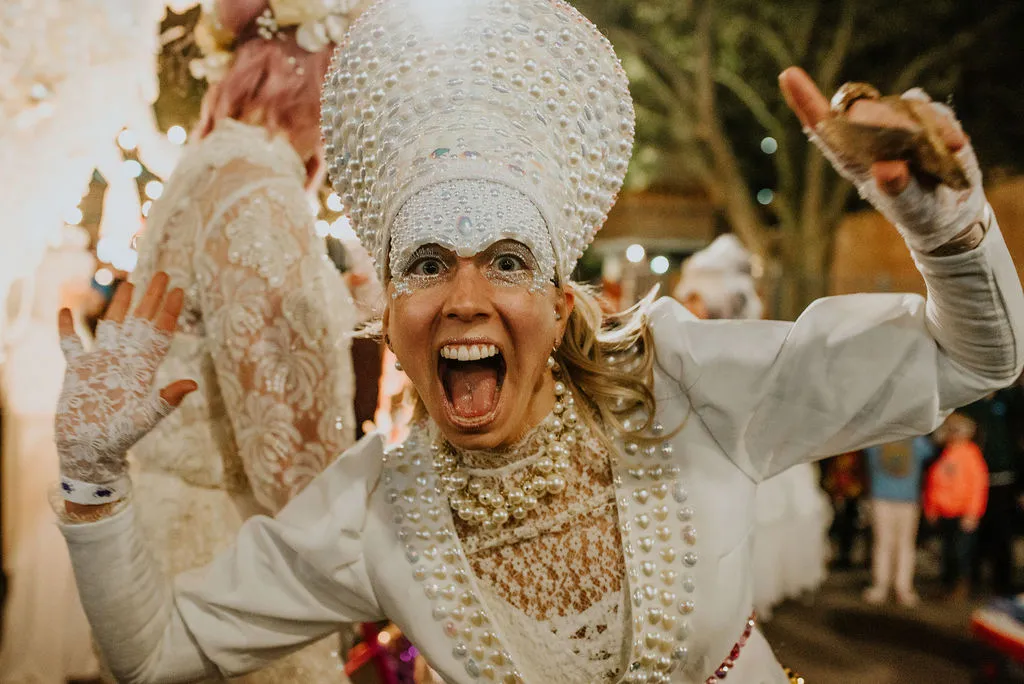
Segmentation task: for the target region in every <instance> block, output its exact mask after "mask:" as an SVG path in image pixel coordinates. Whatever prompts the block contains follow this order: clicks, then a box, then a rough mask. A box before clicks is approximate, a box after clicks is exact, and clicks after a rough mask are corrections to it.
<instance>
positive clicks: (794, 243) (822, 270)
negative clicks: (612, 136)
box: [577, 0, 1024, 317]
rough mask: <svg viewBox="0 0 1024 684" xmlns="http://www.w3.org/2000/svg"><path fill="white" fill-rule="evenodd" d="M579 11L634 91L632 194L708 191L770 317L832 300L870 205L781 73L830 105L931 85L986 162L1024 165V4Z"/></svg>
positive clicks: (849, 0) (708, 4) (848, 3)
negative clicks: (761, 287)
mask: <svg viewBox="0 0 1024 684" xmlns="http://www.w3.org/2000/svg"><path fill="white" fill-rule="evenodd" d="M577 4H578V5H579V7H580V9H581V10H582V11H583V12H584V13H585V14H587V15H588V16H590V17H591V18H592V19H593V20H594V21H595V22H596V23H597V24H598V25H599V26H601V28H602V29H603V30H604V31H605V32H606V33H607V34H608V36H609V38H610V39H611V41H612V43H613V44H614V45H615V46H616V49H617V50H618V52H619V54H620V56H621V57H622V58H623V62H624V64H625V66H626V70H627V71H628V72H629V75H630V78H631V79H632V82H633V95H634V99H635V100H636V105H637V121H638V130H637V152H636V154H635V156H634V160H633V166H632V168H631V171H630V178H629V181H628V183H629V187H631V188H634V189H636V188H657V189H663V190H666V189H667V190H676V191H689V192H693V191H699V192H702V193H703V194H704V195H705V196H706V197H707V198H708V200H709V201H710V202H711V203H712V205H713V206H714V207H715V208H716V209H717V210H718V211H719V215H720V216H721V218H722V219H723V223H724V224H725V226H724V227H726V228H728V229H731V230H732V231H734V232H735V233H736V234H737V235H739V236H740V238H741V239H742V240H743V241H744V242H745V243H746V244H747V245H748V247H749V248H750V249H751V250H752V251H754V252H755V253H757V254H758V255H760V256H761V257H762V258H763V260H764V263H765V265H766V267H767V268H768V269H769V271H768V272H769V275H771V276H772V278H771V279H772V280H775V281H776V283H777V285H778V287H777V288H775V290H776V291H775V292H774V293H772V295H773V297H772V298H773V299H774V301H772V302H770V305H772V306H770V308H771V309H774V311H773V313H775V314H776V315H779V316H781V317H792V316H794V315H795V314H797V313H799V311H800V310H802V308H803V307H804V306H806V305H807V304H808V303H809V302H810V301H811V300H813V299H814V298H816V297H819V296H822V295H824V294H826V288H827V282H828V271H829V266H830V257H831V254H832V246H833V239H834V235H835V229H836V226H837V225H838V223H839V220H840V218H841V216H842V214H843V212H844V211H845V210H846V209H848V208H849V207H850V206H851V202H854V201H856V198H855V197H853V196H852V195H853V193H852V188H851V186H850V185H849V184H848V183H846V182H845V181H843V180H842V179H840V178H839V177H838V176H837V175H836V174H835V173H834V172H833V171H832V170H831V168H830V167H829V165H828V163H827V162H826V161H825V160H824V158H823V157H822V156H821V155H820V154H818V153H817V151H816V150H814V149H813V148H812V147H811V146H810V145H809V144H807V142H806V139H805V136H804V135H803V133H802V132H801V131H800V128H799V123H798V122H797V120H796V118H795V117H794V116H793V115H792V114H791V113H790V111H789V109H788V108H787V107H786V106H785V103H784V102H783V100H782V97H781V95H780V93H779V89H778V83H777V78H776V77H777V74H778V73H779V72H780V71H782V69H784V68H785V67H787V66H790V65H794V64H796V65H800V66H803V67H804V68H805V69H806V70H807V71H808V72H809V73H810V74H811V76H812V77H813V78H815V80H816V81H817V82H818V84H819V86H820V87H821V88H822V90H823V91H824V92H826V93H827V92H831V91H833V90H835V89H836V88H837V87H838V86H839V85H840V84H841V83H843V82H844V81H847V80H860V81H869V82H871V83H874V84H875V85H876V86H878V87H879V88H880V89H881V90H882V91H884V92H902V91H904V90H906V89H907V88H910V87H912V86H914V85H920V86H923V87H925V88H926V89H928V91H929V92H930V93H931V94H932V96H933V97H935V98H936V99H940V100H943V99H952V100H954V102H955V103H956V102H958V101H959V100H960V99H961V95H963V96H964V100H966V99H967V98H968V97H969V98H970V105H969V106H967V107H964V108H958V109H959V111H960V115H961V116H962V118H964V120H965V124H966V125H967V127H968V130H971V131H972V132H980V133H981V135H980V136H979V134H978V133H975V138H976V146H977V147H979V152H980V153H981V155H982V159H983V161H987V162H994V163H997V164H1009V165H1011V166H1013V165H1016V163H1017V161H1016V160H1015V159H1014V158H1013V157H1012V156H1008V155H1007V154H1006V150H1012V149H1014V148H1016V149H1021V148H1020V146H1019V144H1015V143H1024V129H1022V127H1021V125H1020V124H1019V123H1017V122H1019V121H1021V115H1022V114H1024V103H1022V98H1021V95H1022V94H1021V93H1020V88H1019V85H1018V84H1019V82H1020V79H1019V75H1018V74H1017V71H1018V70H1019V65H1020V64H1021V63H1024V62H1022V60H1021V57H1024V48H1022V47H1021V45H1020V41H1019V35H1020V28H1021V19H1022V17H1024V3H1019V2H1016V1H1015V0H1010V1H1007V2H990V3H985V4H984V6H983V9H980V8H979V6H977V4H976V3H963V2H958V1H957V0H930V1H929V2H927V3H925V2H921V1H913V2H899V3H897V2H892V1H891V0H885V1H884V2H883V1H882V0H839V1H836V0H792V1H789V2H785V3H771V2H769V3H766V2H759V1H757V0H671V1H669V0H578V2H577ZM1011 69H1012V70H1013V71H1012V72H1011ZM999 84H1003V85H999ZM1014 127H1015V128H1014ZM766 137H770V138H772V139H773V140H774V141H775V143H776V144H777V149H775V148H774V146H773V144H772V142H771V141H766V147H764V151H762V148H761V141H762V139H764V138H766ZM773 149H774V151H772V150H773ZM762 190H770V192H761V194H760V196H759V195H758V193H759V192H760V191H762ZM759 199H760V200H761V202H764V203H765V204H764V205H762V204H761V203H760V202H759V201H758V200H759Z"/></svg>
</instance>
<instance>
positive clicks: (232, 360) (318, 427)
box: [195, 162, 354, 511]
mask: <svg viewBox="0 0 1024 684" xmlns="http://www.w3.org/2000/svg"><path fill="white" fill-rule="evenodd" d="M233 163H234V164H244V163H245V162H233ZM225 170H226V171H227V170H228V169H225ZM225 175H227V174H225ZM232 175H237V172H236V173H235V174H232ZM281 182H282V181H280V180H278V179H274V178H269V179H266V180H265V181H264V182H262V183H259V184H258V185H256V186H255V187H253V186H248V187H247V188H246V191H245V193H244V195H242V196H241V197H238V198H237V199H236V200H235V201H234V202H232V203H230V204H229V205H228V206H226V207H225V208H223V209H222V210H221V211H219V213H218V214H217V215H215V216H214V217H212V220H211V222H210V223H209V224H208V226H207V229H206V230H207V234H206V237H205V240H203V241H201V242H200V246H201V251H200V253H199V254H198V255H197V256H196V257H195V268H196V276H197V281H198V283H199V285H200V288H199V303H200V308H201V311H202V314H203V319H204V321H205V323H206V331H207V335H208V337H209V340H210V345H209V351H210V352H211V355H212V358H213V366H214V369H215V371H216V377H217V382H218V384H219V386H220V391H221V394H222V396H223V399H224V404H225V408H226V409H227V413H228V416H229V417H230V419H231V426H232V428H233V432H234V437H235V441H236V445H237V448H238V453H239V455H240V457H241V460H242V465H243V468H244V469H245V474H246V475H247V477H248V480H249V482H250V484H251V486H252V489H253V493H254V495H255V497H256V500H257V501H258V502H259V503H260V504H261V505H263V506H264V507H266V508H267V509H268V510H270V511H276V510H278V509H279V508H280V507H281V506H283V505H284V504H285V503H286V502H287V501H288V500H289V499H290V498H291V497H292V496H294V495H295V494H296V493H298V492H299V491H300V490H301V489H302V488H303V487H304V486H305V485H306V484H308V483H309V482H310V481H311V480H312V479H313V478H314V477H316V475H317V474H318V473H320V472H321V471H322V470H323V469H324V467H326V465H327V464H328V463H329V462H330V461H331V460H333V459H334V458H336V457H337V455H338V454H340V453H341V452H342V451H343V450H344V449H345V448H346V447H347V446H348V445H349V444H350V442H351V440H350V438H348V437H347V435H348V434H350V433H351V424H352V419H351V403H352V396H351V377H343V375H344V370H343V369H345V368H348V364H345V363H342V360H341V359H340V357H341V356H342V355H343V354H347V353H348V341H347V339H346V336H347V335H349V334H350V333H351V329H350V327H349V325H346V326H345V329H339V326H337V325H329V324H328V323H329V322H328V321H327V320H326V317H327V316H326V314H325V312H333V313H336V312H338V311H339V310H348V311H351V310H352V307H351V305H350V304H349V303H348V302H345V301H344V298H345V297H346V296H347V293H346V292H343V291H342V292H338V291H335V290H332V287H333V288H336V287H337V285H338V284H339V283H340V280H339V281H336V282H328V281H327V279H326V278H325V277H324V270H323V269H324V262H325V260H327V256H326V254H325V251H324V249H323V245H322V244H320V243H315V242H314V241H313V240H312V239H311V238H312V234H311V231H310V221H311V217H310V211H309V207H308V205H307V203H306V202H305V198H304V197H302V196H297V195H296V194H295V193H294V192H291V191H290V188H288V187H280V188H278V187H277V185H278V184H279V183H281ZM346 323H348V324H350V325H351V324H354V321H346ZM345 388H348V390H347V391H345Z"/></svg>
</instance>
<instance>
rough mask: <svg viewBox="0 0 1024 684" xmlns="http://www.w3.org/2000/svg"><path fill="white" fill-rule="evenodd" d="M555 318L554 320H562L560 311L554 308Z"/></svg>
mask: <svg viewBox="0 0 1024 684" xmlns="http://www.w3.org/2000/svg"><path fill="white" fill-rule="evenodd" d="M555 320H556V321H560V320H562V312H561V311H559V310H558V309H555Z"/></svg>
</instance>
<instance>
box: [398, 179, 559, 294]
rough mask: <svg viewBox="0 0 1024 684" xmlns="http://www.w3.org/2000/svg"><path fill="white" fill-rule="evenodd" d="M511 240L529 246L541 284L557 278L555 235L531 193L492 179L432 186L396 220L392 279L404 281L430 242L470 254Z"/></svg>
mask: <svg viewBox="0 0 1024 684" xmlns="http://www.w3.org/2000/svg"><path fill="white" fill-rule="evenodd" d="M505 239H511V240H516V241H517V242H521V243H522V244H523V245H525V246H526V247H527V248H529V250H530V253H531V254H532V255H533V258H534V259H535V260H536V262H537V265H538V269H537V272H536V277H537V279H538V280H539V281H540V283H541V284H543V283H545V282H551V281H553V280H554V279H555V253H554V251H553V249H552V246H551V235H550V234H549V233H548V228H547V225H546V224H545V223H544V218H543V217H542V216H541V215H540V211H539V210H538V209H537V207H536V206H534V204H533V202H532V201H530V199H529V198H528V197H527V196H526V195H524V194H523V193H521V192H519V191H518V190H515V189H513V188H510V187H508V186H507V185H502V184H501V183H494V182H492V181H486V180H451V181H443V182H441V183H437V184H436V185H431V186H430V187H428V188H425V189H423V190H421V191H420V192H418V193H416V194H415V195H413V196H412V198H410V199H409V201H408V202H406V203H405V204H404V205H402V208H401V210H400V211H399V212H398V215H397V216H396V217H395V221H394V223H393V224H392V225H391V250H390V254H389V257H388V259H389V262H390V265H391V278H392V280H400V279H401V278H402V277H403V276H404V275H405V273H406V271H407V269H408V268H409V265H410V262H411V261H412V260H413V257H414V256H415V254H416V253H417V250H418V249H419V248H420V247H423V246H424V245H431V244H433V245H439V246H441V247H444V248H446V249H449V250H451V251H453V252H455V253H456V254H458V255H459V256H462V257H469V256H473V255H475V254H479V253H481V252H483V251H484V250H486V249H487V248H488V247H490V246H491V245H493V244H494V243H496V242H498V241H500V240H505Z"/></svg>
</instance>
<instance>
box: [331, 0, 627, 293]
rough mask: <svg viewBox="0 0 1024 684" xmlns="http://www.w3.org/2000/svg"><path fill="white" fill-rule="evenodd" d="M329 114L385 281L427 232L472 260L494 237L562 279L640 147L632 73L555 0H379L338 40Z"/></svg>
mask: <svg viewBox="0 0 1024 684" xmlns="http://www.w3.org/2000/svg"><path fill="white" fill-rule="evenodd" d="M322 116H323V122H322V123H323V132H324V139H325V140H326V143H327V146H326V152H327V162H328V170H329V172H330V176H331V180H332V184H333V186H334V190H335V191H336V192H337V193H338V195H339V196H340V197H341V198H342V200H343V202H344V203H345V204H346V206H347V207H348V208H349V211H350V218H351V220H352V226H353V228H354V230H355V232H356V234H357V235H358V236H359V239H360V240H361V241H362V243H363V245H364V246H365V247H366V249H367V251H368V252H369V253H370V254H371V255H372V256H373V258H374V260H375V262H376V267H377V271H378V275H379V276H380V277H381V278H382V280H387V278H388V276H391V277H396V276H399V275H401V273H402V270H403V268H404V267H405V265H407V264H408V261H409V259H410V257H411V256H412V255H413V254H414V253H415V252H416V250H417V249H418V248H419V247H422V246H423V245H424V244H428V243H437V244H440V245H442V246H444V247H446V248H448V249H451V250H452V251H454V252H456V253H458V254H460V255H462V256H468V255H470V254H474V253H477V252H479V251H480V250H481V249H483V248H486V247H487V246H488V245H489V244H492V243H494V242H496V241H497V240H501V239H514V240H517V241H519V242H521V243H523V244H524V245H525V246H526V247H528V248H529V249H530V251H531V252H532V254H533V256H534V257H535V259H536V261H537V266H538V270H539V271H540V272H541V274H542V277H543V278H545V279H547V280H556V281H563V280H564V279H567V278H568V277H569V276H570V275H571V273H572V271H573V269H574V268H575V265H576V261H577V260H578V259H579V257H580V255H581V254H582V253H583V250H584V249H586V247H587V246H588V245H589V244H590V243H591V241H592V240H593V239H594V235H595V234H596V233H597V231H598V230H599V229H600V228H601V226H602V225H603V223H604V221H605V218H606V216H607V214H608V210H609V209H611V207H612V205H613V204H614V202H615V197H616V194H617V193H618V191H619V189H620V188H621V187H622V182H623V179H624V177H625V174H626V168H627V166H628V164H629V158H630V154H631V152H632V148H633V128H634V112H633V101H632V99H631V97H630V94H629V82H628V80H627V78H626V74H625V72H624V71H623V69H622V66H621V64H620V63H619V60H618V58H617V57H616V56H615V53H614V51H613V50H612V46H611V44H610V43H609V42H608V40H607V39H605V37H604V36H603V35H602V34H601V33H600V32H599V31H598V30H597V28H596V27H595V26H594V25H593V24H592V23H591V22H590V21H588V20H587V19H586V18H585V17H583V16H582V15H581V14H580V13H579V12H578V11H576V10H575V9H574V8H573V7H571V6H570V5H568V4H567V3H565V2H562V1H561V0H518V1H517V2H511V1H508V0H381V1H380V2H377V3H376V4H374V5H373V6H372V7H370V8H369V9H368V10H367V11H366V12H365V13H364V14H363V15H362V16H361V17H360V18H359V20H358V21H356V23H355V24H354V25H353V26H352V29H351V31H350V32H349V34H348V36H347V37H346V39H345V41H344V42H343V43H341V44H340V45H339V49H338V50H337V51H336V52H335V55H334V60H333V62H332V65H331V69H330V71H329V73H328V76H327V79H326V81H325V85H324V94H323V105H322Z"/></svg>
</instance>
